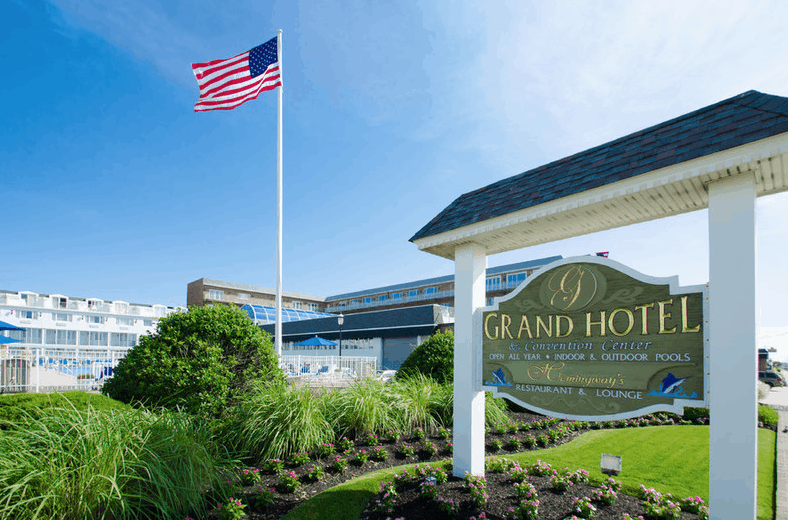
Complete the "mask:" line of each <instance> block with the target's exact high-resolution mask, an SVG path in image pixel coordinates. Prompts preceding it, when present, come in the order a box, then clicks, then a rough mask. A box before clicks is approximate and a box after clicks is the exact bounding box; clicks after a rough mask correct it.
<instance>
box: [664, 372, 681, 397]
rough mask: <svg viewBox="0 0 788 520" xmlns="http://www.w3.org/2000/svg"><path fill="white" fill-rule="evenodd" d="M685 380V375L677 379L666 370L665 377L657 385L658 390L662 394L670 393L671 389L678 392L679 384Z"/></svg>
mask: <svg viewBox="0 0 788 520" xmlns="http://www.w3.org/2000/svg"><path fill="white" fill-rule="evenodd" d="M686 380H687V378H686V377H682V378H681V379H679V378H677V377H676V376H674V375H673V374H672V373H670V372H668V375H667V377H665V379H663V380H662V384H660V385H659V391H660V392H662V393H663V394H672V393H673V390H674V389H675V390H676V391H677V392H678V391H680V390H681V387H680V386H679V385H680V384H681V383H683V382H684V381H686Z"/></svg>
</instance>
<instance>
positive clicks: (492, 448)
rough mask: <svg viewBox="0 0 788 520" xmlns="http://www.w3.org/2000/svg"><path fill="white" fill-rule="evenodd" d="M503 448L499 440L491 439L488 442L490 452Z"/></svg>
mask: <svg viewBox="0 0 788 520" xmlns="http://www.w3.org/2000/svg"><path fill="white" fill-rule="evenodd" d="M501 448H503V441H502V440H501V439H493V440H491V441H490V451H499V450H500V449H501Z"/></svg>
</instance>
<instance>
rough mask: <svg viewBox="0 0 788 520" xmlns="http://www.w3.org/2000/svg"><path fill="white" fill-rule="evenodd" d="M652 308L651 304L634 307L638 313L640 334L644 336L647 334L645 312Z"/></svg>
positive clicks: (646, 316)
mask: <svg viewBox="0 0 788 520" xmlns="http://www.w3.org/2000/svg"><path fill="white" fill-rule="evenodd" d="M652 307H654V304H653V303H644V304H643V305H636V306H635V310H636V311H640V333H641V334H643V335H644V336H645V335H646V334H648V315H647V314H646V311H647V310H649V309H651V308H652Z"/></svg>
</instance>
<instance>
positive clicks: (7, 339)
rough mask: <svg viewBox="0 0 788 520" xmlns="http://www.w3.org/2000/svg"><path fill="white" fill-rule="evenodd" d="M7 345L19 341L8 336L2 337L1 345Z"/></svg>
mask: <svg viewBox="0 0 788 520" xmlns="http://www.w3.org/2000/svg"><path fill="white" fill-rule="evenodd" d="M6 343H19V340H18V339H14V338H9V337H8V336H0V345H5V344H6Z"/></svg>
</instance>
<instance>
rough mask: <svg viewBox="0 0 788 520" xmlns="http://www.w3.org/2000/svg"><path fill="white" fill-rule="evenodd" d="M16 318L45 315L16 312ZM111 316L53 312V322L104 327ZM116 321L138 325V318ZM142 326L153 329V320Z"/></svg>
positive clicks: (37, 312) (38, 312) (117, 319)
mask: <svg viewBox="0 0 788 520" xmlns="http://www.w3.org/2000/svg"><path fill="white" fill-rule="evenodd" d="M15 314H16V316H17V317H18V318H19V319H22V320H37V319H39V318H41V316H42V315H43V314H44V313H43V312H41V311H28V310H17V311H15ZM110 319H111V318H110V316H94V315H91V314H87V315H81V314H70V313H67V312H53V313H52V320H53V321H56V322H60V323H70V322H74V321H80V320H81V321H84V322H86V323H93V324H97V325H102V324H104V323H109V320H110ZM112 319H114V320H115V323H117V324H118V325H125V326H129V327H131V326H133V325H134V324H135V323H137V320H136V318H128V317H125V316H116V317H114V318H112ZM142 324H143V325H144V326H145V327H153V320H152V319H142Z"/></svg>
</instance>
